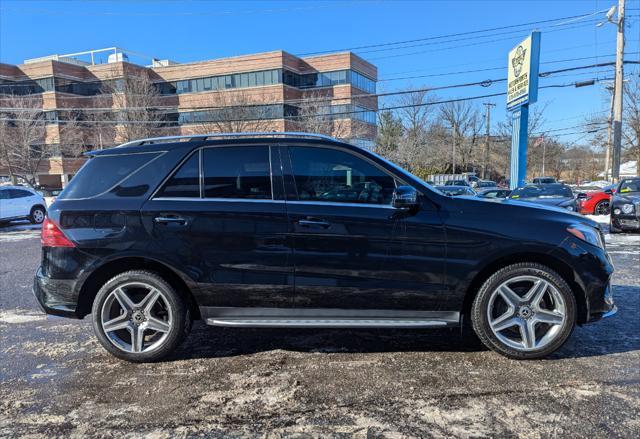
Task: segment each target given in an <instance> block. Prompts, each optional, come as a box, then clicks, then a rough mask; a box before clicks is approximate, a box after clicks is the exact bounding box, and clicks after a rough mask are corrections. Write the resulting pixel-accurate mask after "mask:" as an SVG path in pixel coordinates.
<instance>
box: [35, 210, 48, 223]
mask: <svg viewBox="0 0 640 439" xmlns="http://www.w3.org/2000/svg"><path fill="white" fill-rule="evenodd" d="M32 216H33V221H34V222H35V223H36V224H40V223H41V222H42V221H44V216H45V213H44V211H43V210H42V209H35V210H34V211H33V215H32Z"/></svg>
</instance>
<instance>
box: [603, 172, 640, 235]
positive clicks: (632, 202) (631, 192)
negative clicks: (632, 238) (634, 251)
mask: <svg viewBox="0 0 640 439" xmlns="http://www.w3.org/2000/svg"><path fill="white" fill-rule="evenodd" d="M606 192H608V193H609V195H611V219H610V225H609V231H610V232H611V233H619V232H626V231H635V232H637V231H640V177H634V178H623V179H621V180H620V182H619V183H618V184H617V186H615V188H613V189H608V190H607V191H606Z"/></svg>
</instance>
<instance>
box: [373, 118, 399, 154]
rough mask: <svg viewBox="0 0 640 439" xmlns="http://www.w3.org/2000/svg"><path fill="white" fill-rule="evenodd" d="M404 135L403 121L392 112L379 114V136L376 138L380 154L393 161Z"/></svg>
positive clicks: (377, 149)
mask: <svg viewBox="0 0 640 439" xmlns="http://www.w3.org/2000/svg"><path fill="white" fill-rule="evenodd" d="M403 134H404V128H403V126H402V121H401V120H400V119H399V118H398V117H396V116H395V114H394V113H393V112H392V111H389V110H383V111H381V112H380V113H379V114H378V136H377V138H376V151H377V152H378V153H380V154H381V155H383V156H385V157H388V158H391V159H392V157H393V156H394V154H395V153H396V152H397V151H398V148H399V147H400V144H401V142H402V136H403Z"/></svg>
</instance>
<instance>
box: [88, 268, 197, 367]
mask: <svg viewBox="0 0 640 439" xmlns="http://www.w3.org/2000/svg"><path fill="white" fill-rule="evenodd" d="M92 315H93V328H94V331H95V333H96V336H97V337H98V340H99V341H100V343H101V344H102V346H103V347H104V348H105V349H106V350H107V351H109V352H110V353H111V354H113V355H115V356H116V357H118V358H122V359H123V360H127V361H132V362H152V361H157V360H160V359H161V358H163V357H165V356H167V355H168V354H170V353H171V352H172V351H173V350H174V349H175V348H177V347H178V345H179V344H180V343H181V342H182V340H183V339H184V337H185V336H186V335H187V334H188V333H189V330H190V329H191V316H190V314H189V310H188V307H187V306H186V304H185V302H184V300H183V299H182V297H181V296H180V295H179V294H178V293H177V292H176V290H175V289H174V288H173V287H171V285H169V284H168V283H167V282H166V281H165V280H164V279H162V277H160V276H159V275H157V274H156V273H153V272H149V271H144V270H131V271H127V272H125V273H121V274H119V275H117V276H115V277H114V278H113V279H111V280H110V281H108V282H107V283H106V284H104V285H103V287H102V288H101V289H100V291H98V294H97V296H96V298H95V300H94V302H93V309H92Z"/></svg>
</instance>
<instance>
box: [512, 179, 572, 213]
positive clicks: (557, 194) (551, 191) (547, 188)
mask: <svg viewBox="0 0 640 439" xmlns="http://www.w3.org/2000/svg"><path fill="white" fill-rule="evenodd" d="M581 197H582V196H581ZM509 199H512V200H518V201H525V202H529V203H536V204H542V205H545V206H555V207H561V208H563V209H566V210H569V211H572V212H575V211H577V203H576V197H574V195H573V192H572V191H571V188H570V187H569V186H566V185H564V184H560V183H543V184H536V185H533V184H531V185H527V186H523V187H519V188H517V189H515V190H514V191H513V192H511V195H509Z"/></svg>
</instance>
